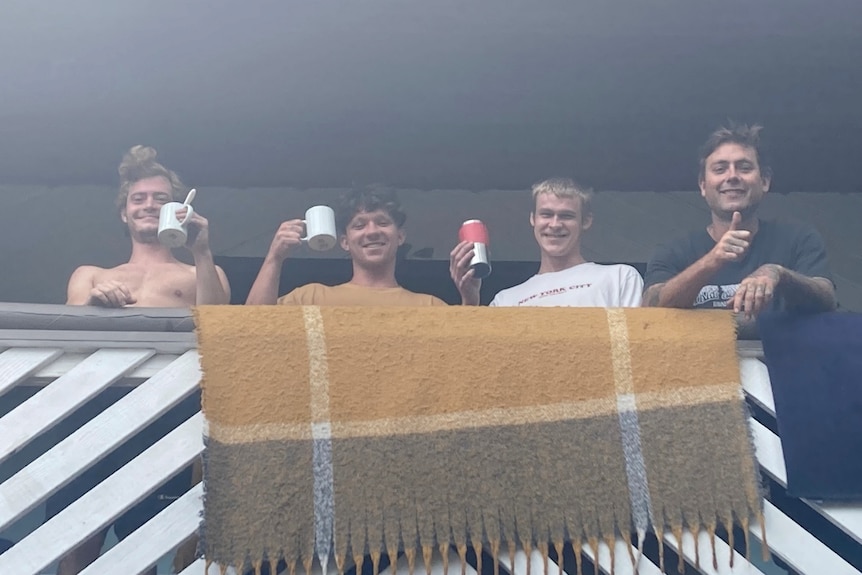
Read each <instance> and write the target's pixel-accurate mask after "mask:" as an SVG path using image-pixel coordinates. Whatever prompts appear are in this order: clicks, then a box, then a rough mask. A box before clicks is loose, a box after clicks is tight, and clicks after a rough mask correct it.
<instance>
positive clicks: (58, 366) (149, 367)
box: [28, 352, 179, 387]
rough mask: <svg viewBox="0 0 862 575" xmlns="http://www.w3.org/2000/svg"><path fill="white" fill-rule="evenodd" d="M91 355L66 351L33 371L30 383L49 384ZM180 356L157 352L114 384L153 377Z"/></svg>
mask: <svg viewBox="0 0 862 575" xmlns="http://www.w3.org/2000/svg"><path fill="white" fill-rule="evenodd" d="M89 356H90V354H88V353H69V352H67V353H64V354H63V356H62V357H59V358H57V359H56V361H53V362H51V363H49V364H48V365H46V366H44V367H42V368H41V369H39V370H38V371H36V372H35V373H33V375H31V376H30V379H31V380H32V382H28V385H30V384H31V383H32V384H33V385H40V386H41V385H47V384H48V383H50V382H52V381H53V380H55V379H56V378H58V377H60V376H61V375H63V374H65V373H66V372H67V371H70V370H71V369H72V368H74V367H75V366H76V365H78V364H79V363H81V362H82V361H84V360H85V359H86V358H88V357H89ZM178 357H179V355H178V354H167V353H160V354H156V355H154V356H153V357H151V358H149V359H148V360H146V361H145V362H143V363H142V364H141V365H139V366H137V367H135V369H133V370H131V371H130V372H128V373H127V374H125V375H124V376H123V379H122V380H121V381H119V382H118V383H115V384H114V386H115V387H116V386H117V385H123V384H124V383H125V381H126V380H127V379H135V380H145V379H148V378H150V377H153V376H154V375H156V374H157V373H158V372H159V371H161V370H162V369H163V368H165V367H167V366H168V365H170V363H171V362H172V361H174V360H175V359H177V358H178ZM138 384H140V381H138V382H137V383H136V384H135V385H138Z"/></svg>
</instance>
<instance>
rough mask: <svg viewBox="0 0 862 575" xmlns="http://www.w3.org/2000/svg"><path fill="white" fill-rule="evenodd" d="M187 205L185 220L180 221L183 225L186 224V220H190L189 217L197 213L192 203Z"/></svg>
mask: <svg viewBox="0 0 862 575" xmlns="http://www.w3.org/2000/svg"><path fill="white" fill-rule="evenodd" d="M185 207H186V217H184V218H183V221H181V222H180V225H181V226H184V225H186V222H187V221H189V218H190V217H192V216H193V215H194V214H195V210H194V208H192V207H191V206H190V205H188V204H186V205H185Z"/></svg>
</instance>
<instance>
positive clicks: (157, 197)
mask: <svg viewBox="0 0 862 575" xmlns="http://www.w3.org/2000/svg"><path fill="white" fill-rule="evenodd" d="M172 199H173V198H172V196H171V183H170V181H168V179H167V178H165V177H163V176H154V177H152V178H144V179H142V180H138V181H137V182H134V183H133V184H132V185H131V186H129V195H128V196H127V197H126V205H125V207H123V209H121V210H120V219H121V220H123V222H124V223H125V224H126V225H127V226H128V227H129V235H131V237H132V240H133V241H138V242H141V243H155V242H157V241H158V231H159V212H160V211H161V209H162V206H163V205H165V204H166V203H168V202H170V201H172Z"/></svg>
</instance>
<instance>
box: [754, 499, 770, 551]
mask: <svg viewBox="0 0 862 575" xmlns="http://www.w3.org/2000/svg"><path fill="white" fill-rule="evenodd" d="M757 522H758V523H760V542H761V543H763V545H761V549H760V553H761V558H762V559H763V561H764V562H766V561H769V560H770V559H771V557H770V553H769V544H768V543H767V542H766V518H765V517H764V516H763V511H760V510H758V511H757Z"/></svg>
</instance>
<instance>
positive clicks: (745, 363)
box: [739, 357, 775, 417]
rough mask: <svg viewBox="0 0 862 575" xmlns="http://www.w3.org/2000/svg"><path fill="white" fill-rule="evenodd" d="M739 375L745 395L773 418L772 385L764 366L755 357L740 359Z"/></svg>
mask: <svg viewBox="0 0 862 575" xmlns="http://www.w3.org/2000/svg"><path fill="white" fill-rule="evenodd" d="M739 375H740V378H741V380H742V389H743V390H745V393H747V394H748V396H749V397H750V398H751V399H752V400H754V402H755V403H756V404H757V405H759V406H760V407H761V408H763V409H764V410H766V412H767V413H769V415H771V416H772V417H775V399H773V397H772V384H771V383H770V381H769V369H768V368H767V367H766V364H765V363H763V362H762V361H760V359H758V358H756V357H743V358H740V360H739Z"/></svg>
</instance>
